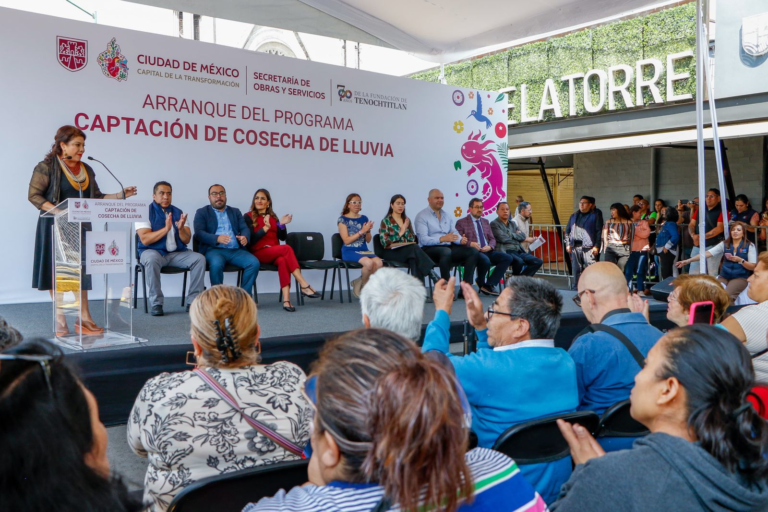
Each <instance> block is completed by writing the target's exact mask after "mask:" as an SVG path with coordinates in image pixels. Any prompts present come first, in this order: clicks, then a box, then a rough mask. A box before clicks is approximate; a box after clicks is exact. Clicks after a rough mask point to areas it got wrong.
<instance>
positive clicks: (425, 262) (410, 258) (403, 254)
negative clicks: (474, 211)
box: [379, 194, 439, 282]
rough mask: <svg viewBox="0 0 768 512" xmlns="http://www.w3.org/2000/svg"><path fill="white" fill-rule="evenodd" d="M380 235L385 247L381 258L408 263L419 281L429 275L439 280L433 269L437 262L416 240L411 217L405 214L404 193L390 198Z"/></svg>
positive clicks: (434, 279)
mask: <svg viewBox="0 0 768 512" xmlns="http://www.w3.org/2000/svg"><path fill="white" fill-rule="evenodd" d="M379 235H380V238H381V245H382V247H383V248H384V252H383V254H382V255H381V259H383V260H384V261H396V262H398V263H407V264H408V268H410V270H411V275H412V276H414V277H415V278H416V279H418V280H419V281H422V282H423V281H424V277H427V276H428V277H429V278H430V279H432V281H434V282H437V281H438V280H439V278H438V277H437V274H435V272H434V270H433V268H434V266H435V263H434V262H433V261H432V258H430V257H429V256H427V254H426V253H425V252H424V251H423V250H421V247H419V244H418V243H417V241H416V234H415V233H414V231H413V227H412V226H411V219H409V218H408V217H407V216H406V215H405V197H403V196H402V195H400V194H395V195H394V196H392V199H390V200H389V211H388V212H387V215H386V216H385V217H384V219H383V220H382V221H381V226H380V227H379Z"/></svg>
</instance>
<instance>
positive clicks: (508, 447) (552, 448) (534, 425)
mask: <svg viewBox="0 0 768 512" xmlns="http://www.w3.org/2000/svg"><path fill="white" fill-rule="evenodd" d="M559 419H560V420H565V421H567V422H568V423H578V424H579V425H581V426H582V427H584V428H586V429H587V430H588V431H589V432H590V433H592V434H594V432H595V431H596V430H597V427H598V424H599V422H600V418H599V417H598V416H597V414H595V413H594V412H592V411H582V412H572V413H568V414H558V415H556V416H548V417H546V418H539V419H537V420H531V421H527V422H525V423H520V424H518V425H514V426H512V427H509V428H508V429H507V430H505V431H504V432H503V433H502V434H501V435H500V436H499V438H498V439H497V440H496V442H495V443H494V445H493V449H494V450H496V451H499V452H501V453H503V454H505V455H507V456H509V457H512V458H513V459H515V462H517V464H518V465H520V466H523V465H526V464H542V463H545V462H554V461H556V460H560V459H562V458H564V457H567V456H568V455H569V454H570V448H569V447H568V443H567V442H566V440H565V438H564V437H563V434H562V433H560V429H559V428H558V427H557V423H556V420H559Z"/></svg>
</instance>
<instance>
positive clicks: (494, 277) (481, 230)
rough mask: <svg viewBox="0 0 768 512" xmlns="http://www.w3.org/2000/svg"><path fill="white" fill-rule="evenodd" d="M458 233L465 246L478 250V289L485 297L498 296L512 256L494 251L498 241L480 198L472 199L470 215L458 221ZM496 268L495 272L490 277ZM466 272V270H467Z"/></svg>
mask: <svg viewBox="0 0 768 512" xmlns="http://www.w3.org/2000/svg"><path fill="white" fill-rule="evenodd" d="M456 231H458V232H459V234H460V235H461V237H462V239H466V242H465V243H464V245H466V246H469V247H472V248H474V249H477V250H478V252H479V254H478V255H477V279H476V281H475V282H476V283H477V287H478V289H479V290H480V293H482V294H483V295H498V294H499V293H498V292H496V291H495V288H496V286H497V285H498V284H499V283H500V282H501V279H502V278H503V277H504V273H505V272H506V271H507V269H508V268H509V265H510V264H511V263H512V255H510V254H507V253H506V252H502V251H494V249H495V248H496V239H495V238H494V236H493V230H492V229H491V224H490V223H489V222H488V219H484V218H483V201H482V200H481V199H478V198H476V197H475V198H473V199H470V201H469V214H468V215H467V216H466V217H464V218H463V219H459V220H457V221H456ZM491 266H493V267H494V269H493V272H492V273H491V274H490V275H488V272H489V271H490V270H491ZM465 272H466V270H465Z"/></svg>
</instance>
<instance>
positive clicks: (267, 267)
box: [253, 263, 301, 304]
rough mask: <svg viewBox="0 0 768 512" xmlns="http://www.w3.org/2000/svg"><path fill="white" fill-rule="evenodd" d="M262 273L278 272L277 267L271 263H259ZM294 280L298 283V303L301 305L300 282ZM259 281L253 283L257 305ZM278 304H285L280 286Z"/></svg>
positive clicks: (254, 298)
mask: <svg viewBox="0 0 768 512" xmlns="http://www.w3.org/2000/svg"><path fill="white" fill-rule="evenodd" d="M262 272H277V265H272V264H271V263H259V273H262ZM293 280H294V282H295V283H296V303H297V304H301V299H300V298H299V293H300V292H299V288H300V287H299V282H298V281H297V280H296V278H295V277H294V278H293ZM257 281H258V279H256V280H255V281H254V282H253V300H254V301H256V304H258V303H259V288H258V285H257ZM277 302H283V289H282V288H280V287H279V285H278V290H277Z"/></svg>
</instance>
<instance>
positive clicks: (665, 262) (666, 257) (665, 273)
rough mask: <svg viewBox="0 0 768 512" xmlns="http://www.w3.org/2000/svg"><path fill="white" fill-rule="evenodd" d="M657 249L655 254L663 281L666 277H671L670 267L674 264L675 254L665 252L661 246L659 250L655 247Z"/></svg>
mask: <svg viewBox="0 0 768 512" xmlns="http://www.w3.org/2000/svg"><path fill="white" fill-rule="evenodd" d="M657 251H658V253H657V255H658V256H659V263H660V264H661V265H660V266H661V269H660V270H661V280H662V281H663V280H664V279H666V278H668V277H672V269H673V268H674V266H675V258H677V256H675V255H674V254H672V253H671V252H668V253H666V254H665V253H664V248H663V247H662V248H661V250H659V249H658V248H657Z"/></svg>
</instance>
